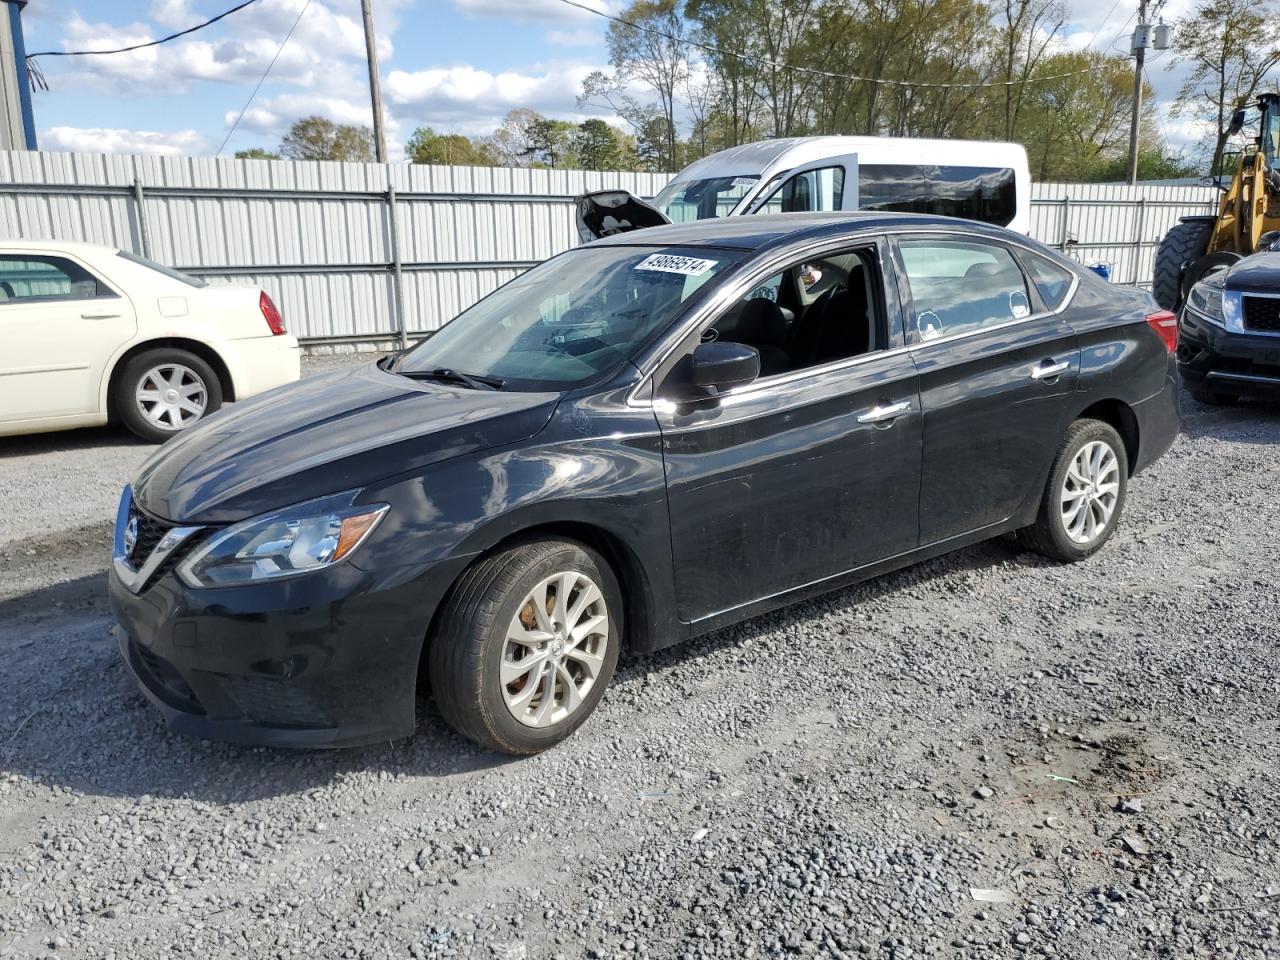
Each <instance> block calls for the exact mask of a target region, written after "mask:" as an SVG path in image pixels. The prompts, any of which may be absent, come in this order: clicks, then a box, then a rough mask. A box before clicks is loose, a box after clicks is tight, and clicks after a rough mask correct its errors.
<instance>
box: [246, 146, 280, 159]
mask: <svg viewBox="0 0 1280 960" xmlns="http://www.w3.org/2000/svg"><path fill="white" fill-rule="evenodd" d="M236 159H237V160H279V159H280V154H278V153H274V152H272V151H271V150H264V149H262V147H250V148H249V149H248V150H237V151H236Z"/></svg>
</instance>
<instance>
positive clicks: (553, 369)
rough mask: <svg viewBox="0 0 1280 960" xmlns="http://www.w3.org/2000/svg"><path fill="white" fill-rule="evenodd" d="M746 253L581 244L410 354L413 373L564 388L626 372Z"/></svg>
mask: <svg viewBox="0 0 1280 960" xmlns="http://www.w3.org/2000/svg"><path fill="white" fill-rule="evenodd" d="M745 255H746V254H745V253H744V252H743V251H740V250H721V249H718V248H714V247H653V246H647V247H630V246H628V247H621V246H607V247H580V248H578V249H576V250H570V251H569V252H568V253H564V254H561V255H560V256H558V257H555V258H553V259H551V260H548V261H547V262H546V263H543V264H541V265H540V266H537V267H534V268H533V269H532V270H530V271H529V272H528V273H525V274H522V275H521V276H519V277H517V278H516V279H515V280H512V281H511V282H510V283H508V284H506V285H505V286H503V287H500V288H499V289H498V290H496V291H495V292H494V293H493V294H491V295H490V296H488V297H486V298H485V299H484V300H481V301H480V302H479V303H477V304H476V305H475V306H473V307H470V308H469V309H467V310H465V311H463V312H462V313H460V314H459V315H458V316H457V317H455V318H454V319H453V320H452V321H450V322H449V323H448V324H446V325H445V326H443V327H441V328H440V330H438V331H437V332H436V333H435V334H433V335H432V336H430V337H428V338H427V339H426V340H424V341H423V342H422V343H420V344H418V346H416V347H414V348H413V349H412V350H411V351H410V352H409V353H408V354H406V355H405V356H404V357H403V358H402V360H401V361H400V363H399V364H397V365H395V366H394V367H393V369H394V370H395V372H397V373H401V374H405V375H408V376H413V375H431V374H432V373H433V372H434V373H442V372H444V373H448V374H449V375H450V376H453V377H454V378H455V379H456V377H457V375H458V374H465V375H466V376H467V377H470V378H473V379H480V378H484V379H490V380H492V381H493V382H494V383H497V382H499V381H500V386H501V387H502V389H505V390H564V389H567V388H568V387H571V386H574V385H576V384H579V383H585V382H587V381H589V380H593V379H596V378H598V377H600V376H601V375H603V374H606V373H610V372H612V371H613V370H615V369H617V368H618V367H619V366H620V365H621V364H622V362H623V361H625V360H627V359H628V358H629V357H631V356H632V355H633V354H634V353H635V351H636V349H637V348H638V347H639V346H641V345H642V344H644V343H645V342H647V341H648V340H649V339H650V337H651V336H652V335H654V334H656V333H658V332H659V331H661V330H662V329H663V328H665V327H666V325H667V324H668V323H669V322H670V321H671V320H672V319H674V317H675V315H676V313H677V312H678V311H679V310H680V309H681V307H682V305H683V304H684V303H685V302H686V301H688V300H689V299H690V298H691V297H693V296H694V294H695V293H697V292H698V291H699V290H702V289H704V288H707V287H708V286H709V285H711V284H712V282H713V280H714V278H715V277H716V276H718V275H719V274H721V273H723V272H724V271H725V270H726V269H727V268H728V267H729V266H731V265H732V264H734V263H736V262H737V261H738V260H739V259H741V258H742V257H743V256H745Z"/></svg>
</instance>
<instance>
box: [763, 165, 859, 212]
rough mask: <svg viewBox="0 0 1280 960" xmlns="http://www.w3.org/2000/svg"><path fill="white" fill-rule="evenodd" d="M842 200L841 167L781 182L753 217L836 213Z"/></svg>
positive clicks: (801, 175) (812, 171)
mask: <svg viewBox="0 0 1280 960" xmlns="http://www.w3.org/2000/svg"><path fill="white" fill-rule="evenodd" d="M843 196H844V167H840V166H835V167H823V168H822V169H821V170H806V171H804V172H803V173H797V174H796V175H795V176H794V177H789V178H788V179H787V180H785V181H783V183H782V185H781V186H779V187H778V188H777V189H776V190H774V191H773V192H772V193H770V194H769V197H768V199H767V200H765V202H764V203H762V204H761V205H760V206H759V207H757V208H756V210H755V212H756V213H806V212H810V211H814V210H839V209H840V200H841V197H843Z"/></svg>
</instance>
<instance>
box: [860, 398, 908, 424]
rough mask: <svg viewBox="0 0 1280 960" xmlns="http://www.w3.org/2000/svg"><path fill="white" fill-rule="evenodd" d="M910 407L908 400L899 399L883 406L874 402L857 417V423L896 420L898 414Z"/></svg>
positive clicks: (900, 414)
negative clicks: (872, 405)
mask: <svg viewBox="0 0 1280 960" xmlns="http://www.w3.org/2000/svg"><path fill="white" fill-rule="evenodd" d="M910 409H911V401H910V400H900V401H899V402H897V403H890V404H888V405H885V406H881V405H880V404H878V403H877V404H876V405H875V406H874V407H872V408H871V409H870V410H868V411H867V412H866V413H864V414H861V415H860V416H859V417H858V422H859V423H888V422H889V421H891V420H897V419H898V418H899V417H900V416H902V415H903V414H904V413H906V412H907V411H908V410H910Z"/></svg>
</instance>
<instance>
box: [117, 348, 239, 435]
mask: <svg viewBox="0 0 1280 960" xmlns="http://www.w3.org/2000/svg"><path fill="white" fill-rule="evenodd" d="M111 401H112V405H113V407H114V409H115V411H116V413H117V414H118V415H119V417H120V420H121V421H122V422H123V423H124V425H125V426H126V427H128V428H129V429H130V430H131V431H132V432H133V433H135V434H136V435H138V436H139V437H141V438H142V439H143V440H149V441H151V442H152V443H163V442H164V441H165V440H168V439H169V438H170V437H172V436H173V435H174V434H175V433H178V432H180V431H182V430H185V429H186V428H187V427H189V426H191V425H192V424H194V423H196V422H198V421H200V420H203V419H204V418H205V417H207V416H208V415H209V414H211V413H213V412H214V411H215V410H217V409H218V408H219V407H221V406H222V384H221V383H220V382H219V381H218V375H217V374H216V373H214V372H213V368H212V367H210V366H209V364H207V363H205V362H204V361H203V360H201V359H200V358H199V357H197V356H196V355H195V354H194V353H189V352H187V351H186V350H174V349H163V350H147V351H146V352H144V353H140V354H138V355H137V356H136V357H134V358H133V359H132V360H130V361H129V362H128V363H126V364H125V365H124V369H123V370H122V371H121V372H120V376H119V378H118V379H117V380H116V383H115V389H114V391H113V393H112V397H111Z"/></svg>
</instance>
